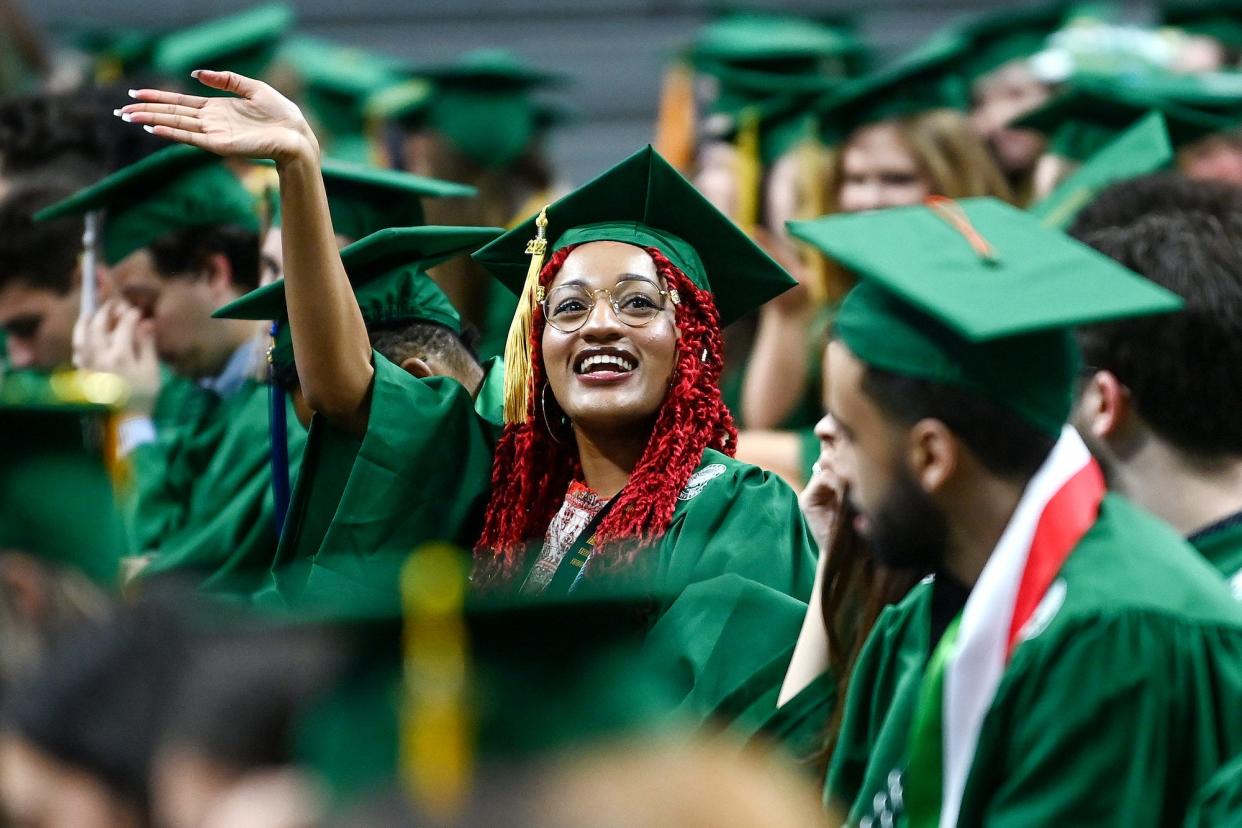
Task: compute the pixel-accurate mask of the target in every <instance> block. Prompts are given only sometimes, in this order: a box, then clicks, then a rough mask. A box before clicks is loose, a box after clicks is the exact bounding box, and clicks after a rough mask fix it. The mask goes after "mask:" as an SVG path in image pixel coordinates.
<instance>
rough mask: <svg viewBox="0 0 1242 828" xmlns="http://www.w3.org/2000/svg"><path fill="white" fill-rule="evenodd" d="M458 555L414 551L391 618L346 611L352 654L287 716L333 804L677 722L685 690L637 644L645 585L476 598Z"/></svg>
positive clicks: (452, 793) (436, 785) (457, 782)
mask: <svg viewBox="0 0 1242 828" xmlns="http://www.w3.org/2000/svg"><path fill="white" fill-rule="evenodd" d="M468 566H469V563H468V558H466V557H465V556H462V555H456V554H455V553H454V552H453V550H450V549H448V548H445V547H435V546H433V547H428V548H424V549H420V550H419V551H417V552H415V553H414V555H412V556H411V558H410V560H409V562H408V563H407V564H406V566H405V569H404V571H403V573H402V577H401V580H402V593H403V597H404V604H405V618H404V625H403V629H401V630H396V629H393V626H392V624H391V622H390V624H389V626H387V627H385V626H382V625H381V624H372V625H371V626H370V627H363V626H360V625H358V624H356V623H355V624H354V630H355V639H354V646H355V647H356V650H357V653H358V656H357V658H356V659H355V663H354V664H351V665H350V666H349V669H348V670H346V671H344V675H343V681H342V682H341V684H340V686H339V687H338V688H336V690H335V691H334V692H331V693H329V694H328V695H327V696H326V697H325V698H324V699H323V700H322V702H321V703H320V704H318V705H316V706H315V707H314V708H312V709H311V710H308V711H307V712H306V714H305V715H304V716H303V717H302V718H301V720H300V721H299V722H297V724H296V727H295V730H296V734H297V737H296V743H297V745H298V747H299V751H298V752H299V754H300V759H301V763H302V764H304V765H307V766H309V767H312V768H314V769H315V770H316V771H318V772H319V774H320V775H321V776H322V777H323V778H324V779H326V780H327V781H328V784H329V787H330V789H331V790H332V792H333V794H334V795H335V799H336V801H337V802H338V803H341V802H343V801H348V800H350V799H353V798H356V797H357V796H358V795H359V794H361V793H362V792H365V791H367V790H368V789H373V788H374V787H375V786H376V785H377V784H379V785H382V784H384V783H388V784H391V781H392V780H393V779H394V778H397V777H400V778H401V779H402V780H403V781H405V782H406V785H407V792H408V793H410V794H411V795H412V796H414V797H415V798H422V797H448V798H453V797H461V796H464V795H467V794H468V791H469V787H470V785H471V783H472V778H471V777H472V775H473V774H472V770H473V769H474V768H476V767H478V766H495V765H497V764H503V763H510V762H528V761H535V760H537V759H538V758H539V757H545V756H547V755H549V754H550V753H551V752H553V751H561V750H565V749H570V748H574V747H582V746H585V745H589V744H596V743H599V742H601V741H607V740H609V739H613V738H618V737H631V738H632V737H634V736H635V735H637V734H639V733H643V734H654V733H657V732H659V733H661V734H662V735H664V736H666V737H667V735H668V731H669V730H670V729H671V728H672V727H673V726H675V722H676V720H675V707H676V705H677V703H678V702H679V700H680V694H681V692H684V691H683V690H682V689H681V688H679V687H678V684H677V678H678V677H677V676H674V675H672V672H671V671H670V670H668V669H667V668H663V667H661V666H660V665H659V664H657V663H655V662H654V661H653V659H652V658H651V657H649V656H648V655H647V654H646V653H645V652H644V650H643V647H642V639H643V635H644V633H645V628H646V619H647V618H648V617H649V613H650V609H651V607H652V602H653V598H652V597H651V596H650V595H646V596H637V595H629V594H625V593H622V592H618V593H617V594H597V593H593V594H590V595H568V596H562V597H557V598H549V597H542V596H541V597H534V598H531V597H521V596H507V597H504V598H497V597H491V598H483V599H480V598H477V597H471V596H469V595H468V594H467V590H466V584H465V578H466V572H467V570H468ZM442 570H447V571H442ZM317 615H318V616H319V617H323V612H322V610H321V609H320V610H319V611H318V612H317ZM347 617H354V618H356V617H357V616H347ZM549 641H552V642H555V646H552V647H549V646H548V642H549ZM399 643H400V646H401V648H403V649H404V654H402V653H401V652H400V649H399V647H398V645H399Z"/></svg>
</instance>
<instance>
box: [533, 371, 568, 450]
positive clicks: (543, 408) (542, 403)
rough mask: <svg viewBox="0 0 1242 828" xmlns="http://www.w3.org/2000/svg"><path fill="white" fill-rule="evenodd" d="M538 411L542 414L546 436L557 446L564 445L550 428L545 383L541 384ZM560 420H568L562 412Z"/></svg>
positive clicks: (546, 385)
mask: <svg viewBox="0 0 1242 828" xmlns="http://www.w3.org/2000/svg"><path fill="white" fill-rule="evenodd" d="M539 410H540V412H541V413H542V414H543V427H544V428H545V429H546V430H547V432H548V436H549V437H551V438H552V442H554V443H556V444H557V445H558V446H563V445H565V441H564V440H562V439H561V438H560V437H557V436H556V431H555V430H554V429H553V428H552V423H551V421H549V420H548V383H546V382H545V383H544V384H543V390H542V391H541V392H540V393H539ZM561 419H562V421H567V420H568V419H569V418H568V417H566V416H565V414H564V412H562V413H561ZM562 427H563V426H562Z"/></svg>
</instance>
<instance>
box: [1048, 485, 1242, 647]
mask: <svg viewBox="0 0 1242 828" xmlns="http://www.w3.org/2000/svg"><path fill="white" fill-rule="evenodd" d="M1057 582H1059V583H1060V584H1062V586H1056V582H1054V589H1050V590H1049V595H1050V597H1052V596H1054V595H1055V592H1060V591H1063V592H1064V598H1063V601H1062V602H1063V605H1064V606H1063V608H1062V609H1060V614H1062V615H1064V616H1065V617H1066V618H1067V619H1081V620H1082V621H1084V622H1091V621H1094V620H1096V619H1100V618H1104V617H1109V616H1116V615H1129V616H1150V617H1152V618H1165V619H1169V620H1173V621H1177V622H1179V623H1182V624H1203V625H1207V626H1225V627H1232V628H1235V629H1238V630H1239V631H1240V632H1242V605H1240V604H1239V603H1238V602H1237V601H1236V600H1235V599H1234V598H1233V596H1232V594H1231V593H1230V590H1229V586H1228V585H1227V584H1226V583H1225V581H1224V579H1223V578H1221V576H1220V574H1219V573H1218V572H1217V571H1216V570H1215V569H1213V568H1212V566H1211V565H1210V564H1209V563H1208V562H1207V561H1205V560H1204V558H1203V556H1202V555H1200V554H1199V553H1198V552H1197V551H1195V549H1194V548H1193V547H1191V546H1190V544H1188V543H1187V542H1186V540H1185V539H1184V538H1182V537H1181V536H1180V535H1178V534H1177V532H1176V531H1175V530H1174V529H1173V528H1172V527H1171V526H1169V525H1168V524H1166V523H1164V522H1163V521H1161V520H1159V519H1157V518H1156V517H1154V516H1153V515H1151V514H1149V513H1147V512H1145V511H1144V510H1142V509H1140V508H1139V507H1138V506H1135V505H1134V504H1133V503H1130V502H1129V501H1127V500H1126V499H1125V498H1123V497H1120V496H1118V495H1114V494H1110V495H1107V496H1106V497H1105V498H1104V502H1103V503H1102V504H1101V507H1100V516H1099V518H1098V519H1097V520H1096V522H1095V524H1094V525H1093V526H1092V527H1091V529H1090V530H1089V531H1088V532H1087V534H1086V535H1085V536H1084V537H1083V539H1082V540H1081V541H1080V542H1079V544H1078V546H1077V547H1076V548H1075V550H1074V552H1073V554H1071V555H1070V558H1069V560H1068V561H1067V562H1066V564H1065V566H1064V568H1063V570H1062V572H1061V574H1060V576H1059V577H1058V579H1057Z"/></svg>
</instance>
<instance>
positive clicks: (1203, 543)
mask: <svg viewBox="0 0 1242 828" xmlns="http://www.w3.org/2000/svg"><path fill="white" fill-rule="evenodd" d="M1191 545H1192V546H1193V547H1194V548H1195V549H1197V550H1198V551H1199V554H1200V555H1202V556H1203V557H1204V558H1206V559H1207V562H1208V563H1210V564H1211V565H1212V566H1213V567H1214V568H1215V569H1216V571H1217V572H1219V573H1220V574H1221V576H1222V577H1224V579H1225V580H1226V581H1228V582H1229V585H1230V587H1231V588H1232V590H1233V594H1234V596H1235V597H1237V599H1238V600H1239V601H1242V524H1234V525H1230V526H1224V527H1222V528H1220V529H1216V530H1214V531H1209V532H1207V533H1206V534H1200V535H1195V536H1194V538H1193V539H1192V540H1191Z"/></svg>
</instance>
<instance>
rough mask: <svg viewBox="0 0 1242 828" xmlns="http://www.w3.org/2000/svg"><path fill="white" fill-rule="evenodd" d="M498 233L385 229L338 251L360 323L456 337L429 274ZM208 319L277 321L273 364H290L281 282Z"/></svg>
mask: <svg viewBox="0 0 1242 828" xmlns="http://www.w3.org/2000/svg"><path fill="white" fill-rule="evenodd" d="M502 232H503V231H502V230H501V229H500V228H497V227H444V226H437V225H432V226H426V227H389V228H386V229H384V230H379V231H377V232H375V233H372V234H371V235H369V236H367V237H366V238H363V239H361V240H359V241H356V242H354V243H353V244H351V245H349V246H348V247H346V248H345V249H343V250H342V251H341V263H342V264H343V265H344V266H345V272H346V273H347V274H348V276H349V280H350V285H351V286H352V287H353V289H354V297H355V298H356V299H357V300H358V308H359V309H360V310H361V311H362V318H363V320H364V321H365V322H366V323H367V326H368V327H371V326H374V325H384V324H389V323H395V322H428V323H431V324H435V325H442V326H444V327H446V328H448V329H450V330H452V331H453V332H455V333H460V332H461V317H460V316H459V315H458V313H457V310H456V308H454V307H453V305H452V303H451V302H450V301H449V298H448V297H447V296H445V295H444V291H442V290H441V289H440V287H439V286H438V285H437V284H436V283H435V281H433V280H432V278H431V277H430V276H428V275H427V270H429V269H430V268H432V267H435V266H436V265H437V264H440V263H441V262H443V261H445V260H447V259H451V258H453V257H454V256H459V255H462V254H464V253H468V252H470V251H472V250H475V249H477V248H478V247H479V246H480V245H482V244H485V243H486V242H489V241H491V240H492V239H494V238H496V237H497V236H499V235H500V234H501V233H502ZM212 316H213V317H215V318H217V319H255V320H274V321H276V322H278V323H279V324H278V325H277V330H276V333H275V335H274V340H275V341H274V344H273V346H272V351H271V355H270V359H271V362H272V363H273V364H275V365H280V366H288V365H292V364H293V338H292V336H291V335H290V333H289V326H288V325H287V324H285V322H286V321H287V319H288V313H287V309H286V307H285V282H284V280H283V279H279V280H277V281H275V282H272V283H271V284H270V285H264V286H263V287H260V288H256V289H255V290H252V291H250V292H249V293H247V294H245V295H244V296H240V297H238V298H237V299H234V300H233V301H232V302H229V303H228V304H227V305H224V306H223V307H220V308H218V309H217V310H216V311H215V313H213V314H212Z"/></svg>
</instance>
